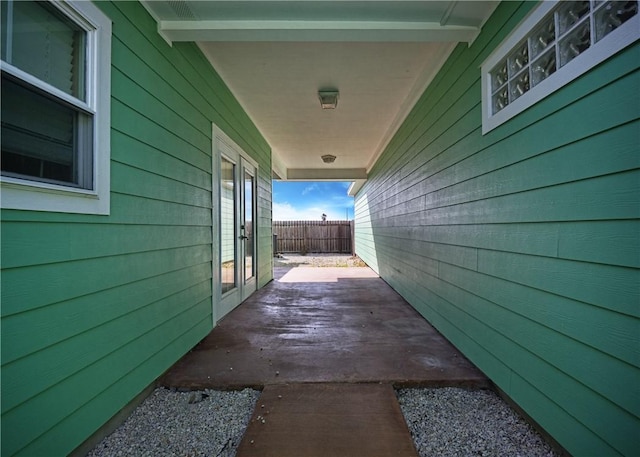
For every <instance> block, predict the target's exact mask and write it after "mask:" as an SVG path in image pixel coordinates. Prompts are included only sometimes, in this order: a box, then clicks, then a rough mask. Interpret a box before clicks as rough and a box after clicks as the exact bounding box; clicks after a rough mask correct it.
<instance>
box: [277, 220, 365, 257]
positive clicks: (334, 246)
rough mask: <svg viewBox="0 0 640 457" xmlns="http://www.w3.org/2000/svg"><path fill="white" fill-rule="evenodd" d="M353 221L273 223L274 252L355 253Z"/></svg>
mask: <svg viewBox="0 0 640 457" xmlns="http://www.w3.org/2000/svg"><path fill="white" fill-rule="evenodd" d="M352 225H353V222H352V221H273V233H274V235H277V246H276V247H274V251H276V252H281V253H292V252H300V253H307V252H309V253H332V254H333V253H340V254H352V253H353V230H352Z"/></svg>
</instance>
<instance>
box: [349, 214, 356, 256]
mask: <svg viewBox="0 0 640 457" xmlns="http://www.w3.org/2000/svg"><path fill="white" fill-rule="evenodd" d="M349 225H350V227H349V228H350V229H351V230H350V232H351V255H352V256H354V255H356V221H349Z"/></svg>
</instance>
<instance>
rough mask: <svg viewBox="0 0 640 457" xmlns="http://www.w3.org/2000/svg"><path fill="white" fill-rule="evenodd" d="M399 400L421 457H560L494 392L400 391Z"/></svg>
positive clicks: (451, 389) (450, 390)
mask: <svg viewBox="0 0 640 457" xmlns="http://www.w3.org/2000/svg"><path fill="white" fill-rule="evenodd" d="M397 396H398V401H399V403H400V409H401V410H402V413H403V414H404V417H405V420H406V421H407V425H408V427H409V430H410V431H411V435H412V436H413V441H414V443H415V445H416V449H417V450H418V454H419V455H420V457H426V456H439V457H448V456H456V457H458V456H526V457H538V456H556V455H558V454H556V453H555V452H554V450H553V449H552V448H551V447H550V446H549V445H548V444H547V443H546V442H545V441H544V439H543V438H542V437H541V436H540V435H539V434H538V433H537V432H536V431H535V430H534V429H533V428H532V427H531V426H530V425H529V424H528V423H527V422H525V420H524V419H522V418H521V417H520V416H519V415H518V414H517V413H516V412H515V411H514V410H513V409H511V408H510V407H509V405H507V404H506V403H505V402H504V401H503V400H502V399H501V398H500V397H498V395H496V394H495V393H494V392H492V391H488V390H467V389H459V388H450V387H447V388H437V389H400V390H398V391H397Z"/></svg>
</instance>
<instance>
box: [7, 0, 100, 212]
mask: <svg viewBox="0 0 640 457" xmlns="http://www.w3.org/2000/svg"><path fill="white" fill-rule="evenodd" d="M0 8H1V11H0V13H1V14H0V17H1V27H0V33H1V36H0V43H1V44H0V57H1V61H0V65H1V67H0V68H1V77H2V85H1V88H2V94H1V98H0V100H1V111H2V132H1V154H2V155H1V161H0V164H1V178H0V179H1V183H2V191H3V197H4V198H3V202H2V203H3V207H5V208H15V209H41V210H50V211H57V210H59V211H70V212H91V213H93V212H96V213H103V212H104V211H105V209H104V202H105V201H108V195H104V193H105V192H104V190H105V186H104V185H105V184H106V183H105V181H106V176H105V168H106V169H108V168H109V163H108V157H109V151H108V137H109V136H110V131H109V117H110V116H109V104H110V100H109V99H110V95H109V94H110V91H109V87H110V45H111V43H110V39H111V22H110V21H109V19H108V18H107V17H106V16H105V15H104V14H103V13H102V12H100V10H98V9H97V8H96V7H95V6H94V5H92V4H91V3H89V2H77V3H74V2H64V3H63V2H57V1H52V2H26V1H14V0H6V1H3V2H2V3H1V4H0ZM105 54H106V55H105ZM105 156H106V157H107V160H106V161H105ZM107 174H108V172H107ZM100 175H102V176H100ZM98 181H102V183H99V182H98ZM100 184H102V187H99V185H100ZM30 189H31V190H32V191H33V190H35V191H36V192H32V193H31V195H30V196H29V195H27V194H25V192H28V191H29V190H30ZM107 189H108V187H107ZM48 190H51V191H55V195H56V196H57V197H55V198H54V199H55V200H56V201H57V202H60V201H61V200H60V197H61V196H62V195H64V193H65V192H66V193H67V194H66V195H67V196H70V195H75V196H76V197H77V196H78V192H80V193H82V194H83V195H81V196H80V197H81V198H82V200H79V202H81V204H80V205H79V206H78V207H76V208H73V205H71V206H65V205H62V207H60V209H58V207H59V206H60V205H59V203H53V202H52V203H51V204H40V203H34V202H36V201H41V200H42V197H43V194H45V193H46V191H48ZM19 191H21V192H22V193H21V195H22V196H21V197H20V198H19V199H18V200H16V203H12V202H13V201H14V199H13V198H12V195H14V194H15V192H18V193H20V192H19ZM100 191H103V192H102V194H103V195H102V199H103V202H101V203H100V204H98V205H97V206H99V207H100V208H101V209H100V210H95V211H93V210H87V211H84V210H81V209H80V208H81V207H82V208H87V207H89V206H92V205H88V204H87V202H89V201H90V199H91V197H96V198H100V195H99V194H100V193H101V192H100ZM61 192H62V193H61ZM69 192H72V193H75V194H69ZM45 199H46V197H45ZM18 201H19V202H20V203H17V202H18ZM93 206H96V205H93ZM36 207H37V208H36Z"/></svg>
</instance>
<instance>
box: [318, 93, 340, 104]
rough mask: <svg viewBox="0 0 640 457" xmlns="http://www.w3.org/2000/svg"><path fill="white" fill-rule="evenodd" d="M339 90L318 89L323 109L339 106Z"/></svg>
mask: <svg viewBox="0 0 640 457" xmlns="http://www.w3.org/2000/svg"><path fill="white" fill-rule="evenodd" d="M338 95H339V92H338V91H337V90H321V91H318V98H319V99H320V106H322V109H336V107H337V106H338Z"/></svg>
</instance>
